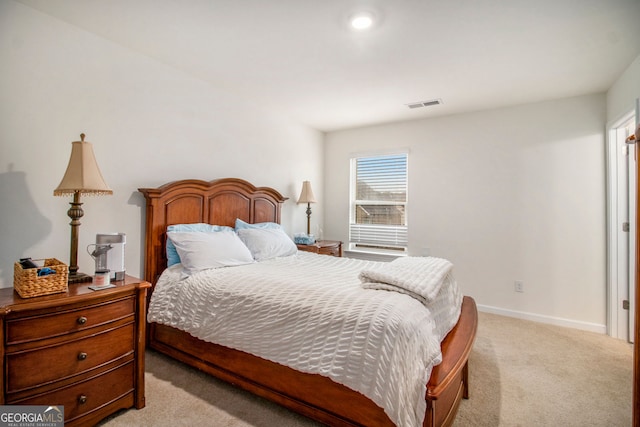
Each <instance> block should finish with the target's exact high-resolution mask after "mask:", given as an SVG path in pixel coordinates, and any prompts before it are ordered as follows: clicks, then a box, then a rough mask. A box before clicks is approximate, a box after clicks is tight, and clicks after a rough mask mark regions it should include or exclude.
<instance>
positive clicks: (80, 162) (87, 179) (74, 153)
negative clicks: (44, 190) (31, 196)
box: [53, 133, 113, 196]
mask: <svg viewBox="0 0 640 427" xmlns="http://www.w3.org/2000/svg"><path fill="white" fill-rule="evenodd" d="M80 139H81V140H80V141H74V142H72V143H71V144H72V145H71V158H70V159H69V165H68V166H67V171H66V172H65V173H64V177H63V178H62V181H61V182H60V185H58V188H56V189H55V190H53V195H54V196H64V195H66V194H73V193H81V194H95V195H108V194H113V191H112V190H111V189H110V188H109V186H108V185H107V183H106V182H104V178H103V177H102V174H101V173H100V168H98V163H97V162H96V158H95V156H94V154H93V145H92V144H91V143H90V142H85V140H84V133H83V134H81V135H80Z"/></svg>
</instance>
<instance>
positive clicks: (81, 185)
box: [53, 133, 113, 283]
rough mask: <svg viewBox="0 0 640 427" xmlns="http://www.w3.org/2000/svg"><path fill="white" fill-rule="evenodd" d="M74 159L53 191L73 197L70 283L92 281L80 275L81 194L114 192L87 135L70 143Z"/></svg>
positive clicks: (70, 211)
mask: <svg viewBox="0 0 640 427" xmlns="http://www.w3.org/2000/svg"><path fill="white" fill-rule="evenodd" d="M71 144H72V145H71V158H70V159H69V165H68V166H67V171H66V172H65V173H64V177H63V178H62V181H61V182H60V185H58V188H56V189H55V190H53V195H54V196H65V195H67V194H73V201H72V202H69V204H70V205H71V207H70V208H69V210H68V211H67V215H69V218H71V222H70V223H69V225H71V249H70V262H69V280H68V282H69V283H81V282H89V281H91V279H92V278H91V276H89V275H87V274H84V273H80V272H78V235H79V232H80V218H82V216H83V215H84V211H83V210H82V203H80V194H88V195H98V196H101V195H111V194H113V191H112V190H111V189H110V188H109V186H108V185H107V184H106V183H105V182H104V178H102V174H101V173H100V168H98V163H97V162H96V158H95V156H94V154H93V145H92V144H91V143H90V142H86V141H85V140H84V133H82V134H80V141H74V142H72V143H71Z"/></svg>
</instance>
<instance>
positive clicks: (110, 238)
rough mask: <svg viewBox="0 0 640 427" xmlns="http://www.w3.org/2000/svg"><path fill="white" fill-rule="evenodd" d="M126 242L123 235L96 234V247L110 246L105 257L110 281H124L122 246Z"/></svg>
mask: <svg viewBox="0 0 640 427" xmlns="http://www.w3.org/2000/svg"><path fill="white" fill-rule="evenodd" d="M126 242H127V238H126V235H125V234H124V233H102V234H96V245H111V249H110V250H109V253H108V257H107V268H108V269H109V274H110V279H111V280H124V274H125V268H124V245H125V243H126Z"/></svg>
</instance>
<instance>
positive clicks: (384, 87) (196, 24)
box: [20, 0, 640, 131]
mask: <svg viewBox="0 0 640 427" xmlns="http://www.w3.org/2000/svg"><path fill="white" fill-rule="evenodd" d="M20 2H21V3H23V4H25V5H28V6H31V7H33V8H35V9H37V10H40V11H42V12H44V13H47V14H49V15H52V16H54V17H57V18H59V19H61V20H63V21H66V22H68V23H71V24H73V25H76V26H78V27H81V28H83V29H85V30H87V31H90V32H92V33H95V34H98V35H100V36H102V37H104V38H107V39H109V40H112V41H114V42H116V43H118V44H120V45H122V46H125V47H127V48H130V49H133V50H135V51H137V52H139V53H141V54H144V55H147V56H150V57H153V58H156V59H157V60H159V61H161V62H163V63H165V64H168V65H171V66H173V67H175V68H177V69H180V70H183V71H184V72H186V73H188V74H190V75H192V76H194V77H197V78H199V79H201V80H205V81H207V82H209V83H210V84H211V85H213V86H215V87H217V88H220V89H222V90H225V91H228V92H230V93H232V94H234V95H235V96H236V98H237V99H238V100H239V101H240V102H247V103H252V104H253V105H257V106H259V107H262V106H263V107H265V108H268V109H272V110H275V111H278V112H280V113H283V114H286V115H287V116H290V117H292V118H293V119H295V120H297V121H299V122H301V123H304V124H307V125H309V126H311V127H313V128H316V129H319V130H322V131H331V130H337V129H344V128H349V127H356V126H362V125H368V124H373V123H381V122H389V121H396V120H409V119H416V118H424V117H430V116H435V115H445V114H454V113H459V112H465V111H475V110H481V109H487V108H495V107H501V106H508V105H515V104H522V103H528V102H536V101H542V100H546V99H553V98H563V97H569V96H575V95H581V94H587V93H597V92H604V91H606V90H607V89H608V88H609V87H610V86H611V84H612V83H613V82H614V81H615V80H616V79H617V78H618V77H619V76H620V74H621V73H622V72H623V71H624V70H625V69H626V68H627V67H628V66H629V64H631V62H632V61H633V60H634V59H635V58H636V57H637V56H638V55H639V54H640V0H20ZM359 10H366V11H369V12H370V13H373V14H375V15H376V16H377V17H378V19H379V22H378V24H377V25H376V26H375V27H374V28H373V29H371V30H370V31H367V32H355V31H352V30H350V29H349V28H348V18H349V17H350V16H351V15H352V14H353V13H355V12H356V11H359ZM434 98H440V99H442V101H443V104H442V105H438V106H434V107H425V108H418V109H409V108H408V107H407V106H406V105H405V104H408V103H411V102H415V101H423V100H430V99H434Z"/></svg>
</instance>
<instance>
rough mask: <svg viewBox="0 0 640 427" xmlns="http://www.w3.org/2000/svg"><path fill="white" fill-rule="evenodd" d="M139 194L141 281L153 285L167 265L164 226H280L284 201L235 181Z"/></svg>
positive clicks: (178, 184) (176, 185) (182, 184)
mask: <svg viewBox="0 0 640 427" xmlns="http://www.w3.org/2000/svg"><path fill="white" fill-rule="evenodd" d="M138 191H140V192H141V193H142V194H144V197H145V199H146V202H147V205H146V211H147V212H146V227H145V233H146V235H145V251H144V253H145V257H144V259H145V262H144V278H145V280H146V281H148V282H150V283H152V284H154V285H155V283H156V280H157V278H158V276H159V275H160V274H161V273H162V271H163V270H164V269H165V268H166V265H167V255H166V251H165V245H166V238H167V237H166V230H167V226H169V225H173V224H193V223H199V222H203V223H208V224H215V225H227V226H230V227H233V226H234V225H235V220H236V218H240V219H241V220H243V221H246V222H248V223H256V222H277V223H280V211H281V207H282V203H284V201H285V200H287V198H286V197H283V196H282V195H281V194H280V193H279V192H278V191H276V190H274V189H273V188H269V187H255V186H254V185H253V184H251V183H249V182H247V181H244V180H242V179H238V178H223V179H217V180H213V181H208V182H207V181H202V180H197V179H187V180H181V181H174V182H170V183H168V184H165V185H163V186H161V187H158V188H139V189H138Z"/></svg>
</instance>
